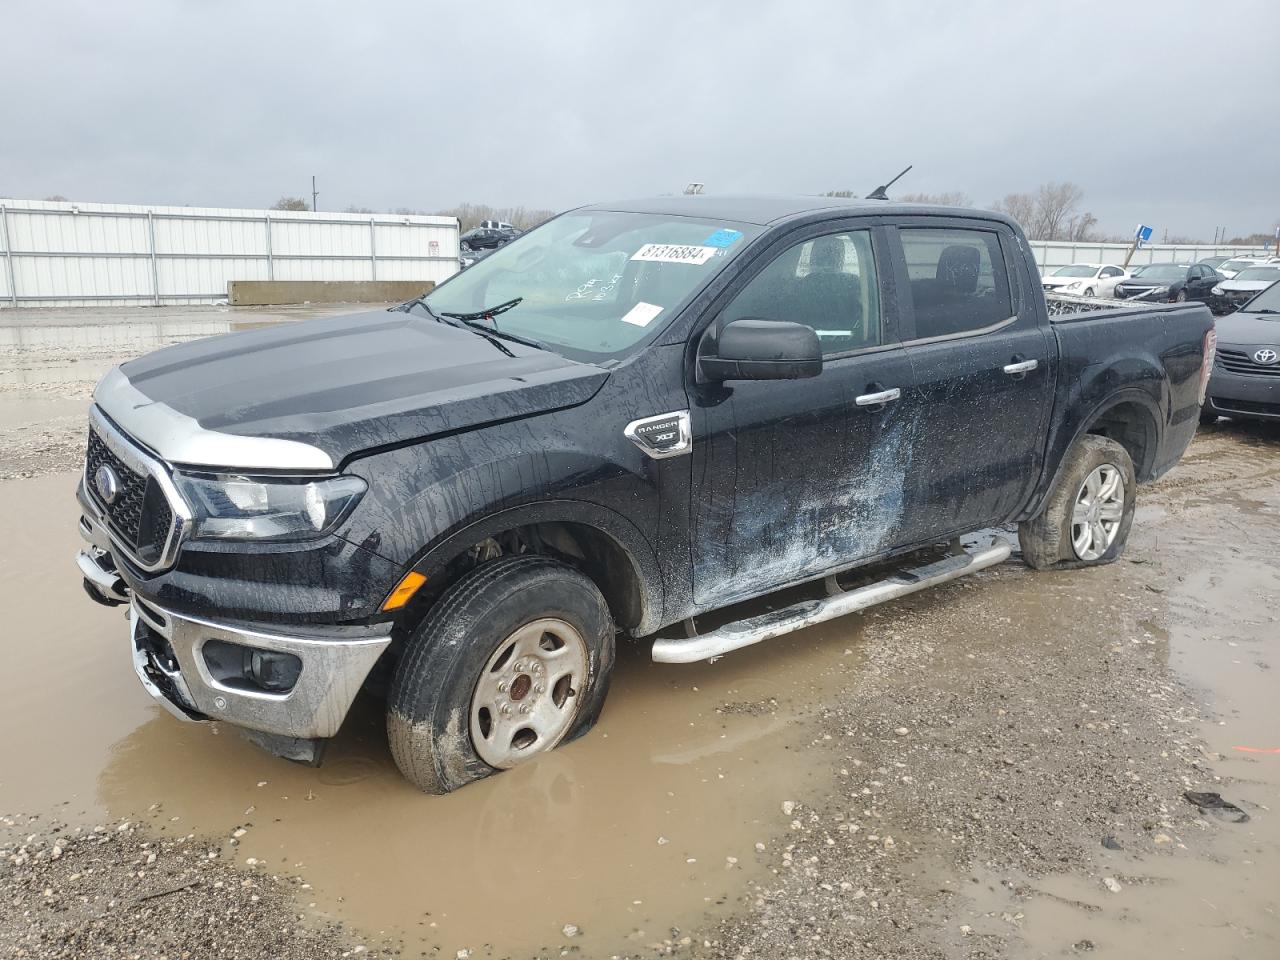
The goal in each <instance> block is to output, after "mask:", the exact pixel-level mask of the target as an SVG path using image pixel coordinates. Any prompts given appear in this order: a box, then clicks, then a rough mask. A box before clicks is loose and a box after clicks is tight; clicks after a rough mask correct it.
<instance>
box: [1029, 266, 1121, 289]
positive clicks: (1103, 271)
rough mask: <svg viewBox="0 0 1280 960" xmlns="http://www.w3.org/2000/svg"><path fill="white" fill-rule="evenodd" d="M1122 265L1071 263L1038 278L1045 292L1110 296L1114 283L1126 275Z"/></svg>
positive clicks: (1114, 287) (1114, 286)
mask: <svg viewBox="0 0 1280 960" xmlns="http://www.w3.org/2000/svg"><path fill="white" fill-rule="evenodd" d="M1128 276H1129V274H1128V272H1127V271H1126V270H1125V269H1124V268H1123V267H1117V266H1115V265H1114V264H1110V263H1073V264H1070V265H1069V266H1065V267H1058V269H1056V270H1054V271H1053V273H1050V274H1048V275H1047V276H1044V277H1041V278H1040V283H1041V284H1042V285H1043V286H1044V292H1045V293H1069V294H1072V295H1073V296H1077V297H1111V296H1114V295H1115V292H1116V284H1117V283H1119V282H1120V281H1121V280H1124V279H1125V278H1126V277H1128Z"/></svg>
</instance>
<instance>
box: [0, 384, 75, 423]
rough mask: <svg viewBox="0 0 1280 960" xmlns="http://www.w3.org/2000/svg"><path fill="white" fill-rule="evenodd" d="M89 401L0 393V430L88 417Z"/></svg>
mask: <svg viewBox="0 0 1280 960" xmlns="http://www.w3.org/2000/svg"><path fill="white" fill-rule="evenodd" d="M88 410H89V401H88V400H87V399H85V400H72V399H68V398H64V397H38V396H36V397H33V396H23V395H21V394H19V393H16V392H15V393H0V430H3V429H8V428H11V427H31V426H39V425H41V424H43V423H46V422H48V421H50V420H56V419H58V418H59V417H79V418H81V419H85V418H87V416H88Z"/></svg>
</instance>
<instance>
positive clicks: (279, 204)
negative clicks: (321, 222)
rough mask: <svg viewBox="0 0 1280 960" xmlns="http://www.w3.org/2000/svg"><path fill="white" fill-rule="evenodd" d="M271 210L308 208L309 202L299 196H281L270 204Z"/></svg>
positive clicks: (309, 207)
mask: <svg viewBox="0 0 1280 960" xmlns="http://www.w3.org/2000/svg"><path fill="white" fill-rule="evenodd" d="M271 209H272V210H310V209H311V204H309V203H307V201H305V200H303V199H302V198H301V197H281V198H280V199H279V200H277V201H276V202H275V203H273V204H272V205H271Z"/></svg>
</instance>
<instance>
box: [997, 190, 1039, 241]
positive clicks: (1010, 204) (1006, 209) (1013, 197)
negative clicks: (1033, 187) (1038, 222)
mask: <svg viewBox="0 0 1280 960" xmlns="http://www.w3.org/2000/svg"><path fill="white" fill-rule="evenodd" d="M991 209H992V210H997V211H999V212H1000V213H1004V214H1008V215H1009V216H1010V217H1012V218H1013V219H1014V220H1016V221H1017V222H1018V224H1019V225H1020V226H1021V227H1022V229H1023V230H1026V231H1028V232H1030V230H1031V225H1032V221H1033V220H1034V219H1035V216H1036V199H1035V197H1033V196H1032V195H1031V194H1029V193H1007V194H1005V197H1004V199H1003V200H997V201H996V202H995V203H993V204H991Z"/></svg>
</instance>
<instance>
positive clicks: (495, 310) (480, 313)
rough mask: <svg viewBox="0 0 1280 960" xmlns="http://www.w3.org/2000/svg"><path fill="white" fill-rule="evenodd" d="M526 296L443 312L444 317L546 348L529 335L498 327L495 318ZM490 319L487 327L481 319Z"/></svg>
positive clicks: (486, 332) (524, 343)
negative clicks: (466, 309) (464, 310)
mask: <svg viewBox="0 0 1280 960" xmlns="http://www.w3.org/2000/svg"><path fill="white" fill-rule="evenodd" d="M523 300H524V297H516V298H515V299H514V300H508V301H507V302H506V303H500V304H498V305H497V306H496V307H486V308H485V309H484V310H473V311H471V312H470V313H441V314H440V316H442V317H449V318H450V319H452V320H457V321H458V322H459V323H465V324H466V325H467V326H468V327H470V328H471V329H472V330H478V331H480V332H482V333H485V334H490V335H492V336H495V337H501V338H502V339H503V340H510V341H511V342H513V343H520V344H523V345H524V346H526V347H533V348H534V349H535V350H546V349H547V347H546V346H544V345H543V344H541V343H539V342H538V341H537V340H533V339H531V338H529V337H522V336H520V334H518V333H509V332H508V331H506V330H499V329H498V321H497V320H495V319H494V317H496V316H497V315H498V314H500V313H506V312H507V311H508V310H510V309H511V308H512V307H516V306H519V304H520V303H521V302H523ZM482 320H488V321H489V322H490V323H492V324H493V326H492V327H487V326H485V325H484V324H483V323H481V322H480V321H482Z"/></svg>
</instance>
